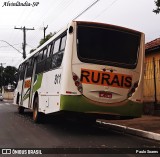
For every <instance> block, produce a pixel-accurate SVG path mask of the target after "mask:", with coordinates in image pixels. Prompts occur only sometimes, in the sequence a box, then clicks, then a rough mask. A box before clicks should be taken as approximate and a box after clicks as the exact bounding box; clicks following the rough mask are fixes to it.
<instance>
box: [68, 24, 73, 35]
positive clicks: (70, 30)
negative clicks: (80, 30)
mask: <svg viewBox="0 0 160 157" xmlns="http://www.w3.org/2000/svg"><path fill="white" fill-rule="evenodd" d="M71 33H73V27H72V26H70V27H69V34H71Z"/></svg>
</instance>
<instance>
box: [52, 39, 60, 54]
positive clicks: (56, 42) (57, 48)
mask: <svg viewBox="0 0 160 157" xmlns="http://www.w3.org/2000/svg"><path fill="white" fill-rule="evenodd" d="M59 46H60V39H57V40H56V41H55V43H54V49H53V54H55V53H57V52H58V51H59Z"/></svg>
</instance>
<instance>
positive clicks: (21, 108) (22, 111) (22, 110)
mask: <svg viewBox="0 0 160 157" xmlns="http://www.w3.org/2000/svg"><path fill="white" fill-rule="evenodd" d="M18 113H19V114H23V113H24V107H23V106H19V105H18Z"/></svg>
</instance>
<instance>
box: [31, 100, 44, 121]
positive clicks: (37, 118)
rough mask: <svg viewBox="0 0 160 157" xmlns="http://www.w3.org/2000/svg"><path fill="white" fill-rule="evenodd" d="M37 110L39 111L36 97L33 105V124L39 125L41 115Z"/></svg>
mask: <svg viewBox="0 0 160 157" xmlns="http://www.w3.org/2000/svg"><path fill="white" fill-rule="evenodd" d="M38 109H39V102H38V97H35V99H34V103H33V121H34V122H35V123H40V122H41V119H42V115H41V113H40V112H39V111H38Z"/></svg>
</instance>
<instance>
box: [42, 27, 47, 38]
mask: <svg viewBox="0 0 160 157" xmlns="http://www.w3.org/2000/svg"><path fill="white" fill-rule="evenodd" d="M47 28H48V25H47V27H44V28H43V31H44V39H45V38H46V29H47Z"/></svg>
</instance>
